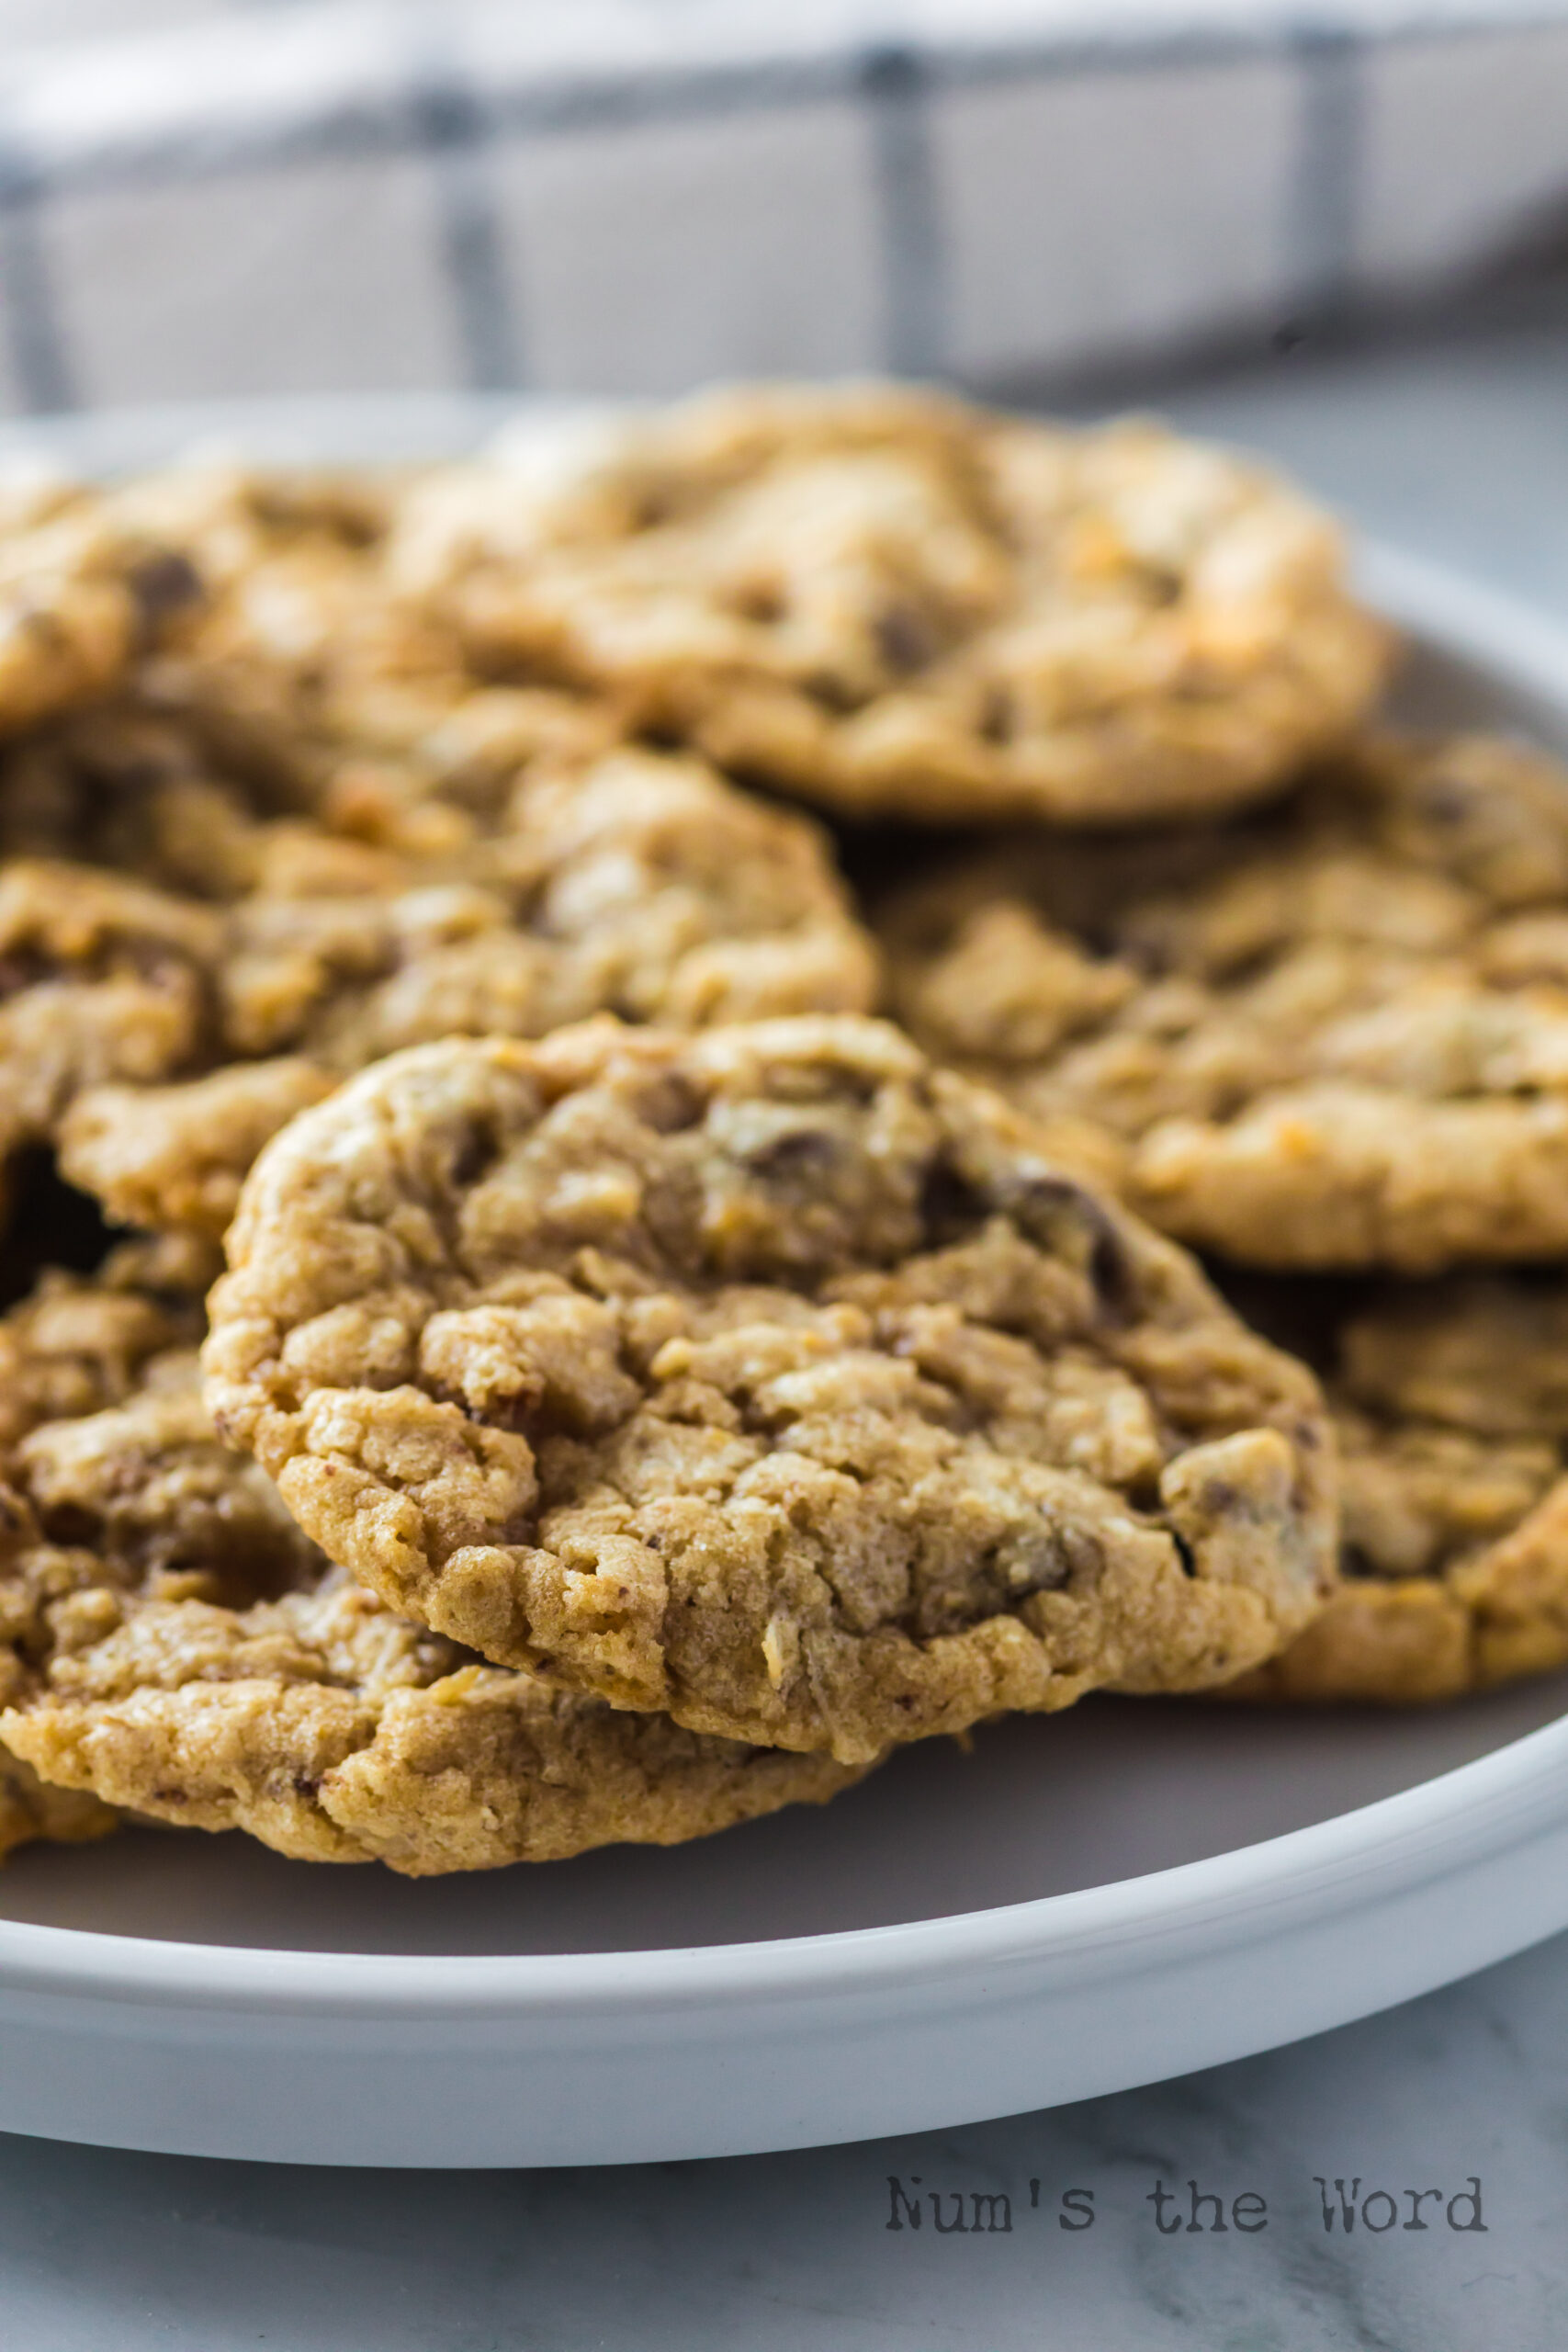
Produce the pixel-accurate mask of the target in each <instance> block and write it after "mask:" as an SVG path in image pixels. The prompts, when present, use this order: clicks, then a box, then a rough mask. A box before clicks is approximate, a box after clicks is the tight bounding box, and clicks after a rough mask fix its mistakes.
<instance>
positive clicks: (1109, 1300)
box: [205, 1017, 1333, 1761]
mask: <svg viewBox="0 0 1568 2352" xmlns="http://www.w3.org/2000/svg"><path fill="white" fill-rule="evenodd" d="M229 1251H230V1261H231V1269H232V1271H231V1272H230V1273H229V1274H228V1275H227V1276H226V1277H225V1278H224V1280H223V1281H222V1282H221V1283H220V1284H219V1285H218V1287H217V1289H216V1290H215V1292H214V1294H213V1297H212V1302H211V1308H212V1330H211V1335H210V1338H209V1342H208V1345H207V1350H206V1353H205V1363H206V1373H207V1393H208V1397H209V1402H210V1404H211V1406H212V1408H213V1410H214V1412H215V1416H216V1419H217V1421H218V1424H219V1426H220V1428H221V1429H222V1430H223V1431H224V1432H225V1434H226V1435H227V1436H228V1437H230V1438H231V1440H233V1441H234V1442H238V1443H240V1444H243V1445H244V1446H246V1447H249V1448H251V1449H252V1450H254V1453H256V1455H257V1457H258V1459H259V1460H260V1461H261V1462H262V1463H263V1464H264V1465H265V1467H266V1468H267V1470H268V1471H269V1472H270V1473H271V1474H272V1475H273V1476H275V1477H276V1479H277V1481H278V1485H279V1489H280V1491H281V1493H282V1494H283V1496H284V1498H285V1499H286V1501H287V1502H288V1507H289V1509H290V1510H292V1511H293V1512H294V1513H295V1515H296V1516H297V1517H298V1519H299V1521H300V1523H301V1525H302V1526H304V1527H305V1528H306V1529H307V1530H308V1532H310V1534H311V1535H312V1536H313V1537H314V1538H315V1539H316V1540H317V1541H318V1542H319V1543H320V1544H321V1545H322V1547H323V1549H324V1550H325V1551H326V1552H327V1553H328V1555H329V1556H331V1557H332V1558H333V1559H334V1560H336V1561H337V1562H339V1563H340V1564H341V1565H343V1566H345V1567H347V1568H349V1569H351V1570H352V1571H353V1573H354V1574H355V1576H357V1577H360V1578H361V1579H362V1580H363V1581H364V1582H365V1583H367V1585H369V1586H371V1587H372V1588H373V1589H376V1590H377V1591H378V1592H380V1593H381V1594H382V1595H383V1597H384V1598H385V1599H386V1600H388V1601H389V1604H390V1605H391V1606H393V1607H395V1608H397V1609H398V1610H400V1611H402V1612H404V1613H406V1614H409V1615H412V1616H414V1617H417V1618H419V1619H420V1620H421V1621H422V1622H423V1623H428V1624H431V1625H433V1626H434V1627H435V1628H436V1629H438V1630H439V1631H441V1632H443V1633H445V1634H448V1635H449V1636H451V1637H452V1638H454V1639H457V1640H460V1641H463V1642H465V1643H467V1644H468V1645H471V1646H472V1647H473V1648H475V1649H476V1650H479V1651H480V1652H482V1653H483V1654H484V1655H485V1656H487V1657H491V1658H492V1659H493V1660H495V1661H496V1662H497V1663H499V1664H502V1665H511V1666H515V1667H519V1668H526V1669H529V1670H533V1671H536V1672H538V1673H540V1674H542V1675H543V1676H545V1677H546V1678H547V1679H549V1680H551V1681H553V1682H556V1683H558V1684H561V1685H563V1686H565V1687H569V1688H576V1689H582V1690H587V1691H596V1692H598V1693H600V1694H602V1695H603V1696H604V1697H605V1698H607V1699H609V1700H611V1701H613V1702H615V1704H616V1705H618V1706H622V1707H626V1708H635V1709H647V1710H660V1711H663V1712H666V1713H669V1714H671V1716H672V1717H673V1718H674V1719H675V1721H676V1722H678V1723H681V1724H687V1725H689V1726H690V1727H691V1728H692V1729H694V1730H696V1731H701V1732H706V1733H712V1734H714V1735H716V1736H726V1737H738V1738H743V1739H747V1740H750V1741H754V1742H757V1743H759V1744H771V1745H777V1746H780V1747H793V1748H797V1749H801V1750H812V1749H830V1750H831V1752H832V1753H833V1754H835V1755H836V1756H838V1757H840V1758H843V1759H845V1760H847V1761H848V1760H863V1759H866V1758H870V1757H872V1756H874V1755H875V1754H876V1753H878V1752H879V1751H880V1750H881V1749H882V1748H884V1747H886V1745H887V1744H888V1743H889V1742H890V1741H897V1740H901V1739H909V1738H916V1737H919V1736H927V1735H930V1734H931V1733H937V1732H958V1731H962V1730H963V1729H964V1727H965V1726H966V1725H968V1724H972V1723H974V1722H976V1720H978V1719H979V1718H980V1717H982V1716H986V1715H989V1714H992V1713H997V1712H998V1711H1000V1710H1003V1709H1008V1708H1023V1707H1027V1708H1048V1707H1055V1706H1062V1705H1066V1703H1068V1702H1070V1701H1072V1700H1074V1699H1076V1698H1077V1697H1078V1696H1079V1695H1080V1693H1082V1692H1083V1691H1087V1690H1089V1689H1092V1688H1094V1687H1095V1686H1097V1685H1100V1684H1111V1685H1113V1686H1115V1687H1118V1688H1122V1689H1131V1690H1166V1689H1189V1688H1194V1687H1201V1686H1203V1685H1205V1684H1209V1683H1213V1682H1216V1681H1219V1680H1222V1679H1224V1678H1225V1677H1226V1676H1227V1675H1228V1674H1231V1673H1234V1672H1235V1671H1236V1670H1238V1669H1239V1668H1241V1666H1242V1665H1243V1663H1244V1661H1247V1660H1255V1659H1261V1658H1262V1657H1266V1656H1268V1655H1269V1654H1270V1653H1271V1652H1272V1651H1274V1650H1275V1649H1276V1648H1278V1647H1279V1646H1280V1644H1281V1643H1282V1642H1283V1641H1284V1640H1285V1639H1286V1638H1288V1636H1289V1635H1290V1634H1292V1632H1294V1631H1295V1630H1296V1629H1298V1628H1299V1626H1300V1625H1301V1624H1302V1623H1304V1622H1305V1620H1306V1618H1307V1617H1308V1616H1309V1615H1310V1614H1311V1612H1312V1611H1314V1609H1315V1608H1316V1607H1317V1606H1318V1605H1319V1603H1320V1601H1321V1600H1322V1597H1323V1593H1324V1591H1325V1588H1326V1581H1327V1575H1328V1565H1329V1560H1330V1556H1331V1554H1332V1550H1333V1523H1332V1521H1333V1495H1332V1484H1333V1480H1332V1466H1331V1460H1330V1455H1329V1450H1328V1447H1327V1443H1326V1432H1325V1423H1324V1420H1323V1418H1322V1411H1321V1405H1320V1400H1319V1397H1318V1394H1317V1391H1316V1387H1315V1385H1314V1381H1313V1379H1312V1377H1311V1375H1310V1374H1308V1373H1307V1372H1306V1371H1305V1370H1304V1369H1303V1367H1302V1366H1301V1365H1300V1364H1298V1363H1295V1362H1294V1361H1293V1360H1292V1359H1291V1358H1289V1357H1287V1356H1285V1355H1282V1354H1280V1353H1279V1352H1277V1351H1274V1350H1272V1349H1271V1348H1269V1346H1267V1345H1266V1344H1264V1343H1263V1342H1262V1341H1260V1340H1257V1339H1256V1338H1254V1337H1253V1335H1252V1334H1251V1333H1250V1332H1249V1331H1247V1329H1245V1327H1244V1326H1243V1325H1242V1324H1241V1323H1240V1322H1239V1321H1238V1320H1237V1319H1236V1318H1235V1317H1234V1316H1233V1315H1232V1314H1231V1313H1230V1312H1229V1311H1228V1310H1227V1309H1226V1308H1225V1307H1224V1305H1223V1304H1222V1302H1221V1301H1220V1300H1219V1299H1218V1298H1217V1297H1216V1295H1215V1294H1214V1293H1213V1291H1212V1290H1211V1288H1210V1286H1209V1285H1208V1283H1206V1281H1205V1280H1204V1278H1203V1276H1202V1275H1201V1272H1199V1270H1198V1268H1197V1267H1196V1266H1195V1265H1194V1264H1193V1262H1192V1261H1190V1259H1189V1258H1187V1257H1186V1255H1185V1254H1184V1253H1183V1252H1181V1251H1180V1250H1177V1249H1175V1248H1173V1247H1172V1246H1171V1245H1170V1244H1169V1243H1168V1242H1165V1241H1163V1240H1161V1239H1160V1238H1157V1237H1156V1236H1155V1235H1154V1234H1152V1233H1150V1232H1149V1231H1148V1230H1147V1229H1146V1228H1145V1227H1143V1226H1141V1225H1140V1224H1138V1223H1137V1222H1136V1221H1135V1220H1134V1219H1133V1218H1131V1217H1129V1216H1125V1215H1124V1214H1123V1213H1122V1212H1121V1211H1120V1210H1118V1209H1116V1208H1114V1207H1113V1206H1111V1204H1109V1203H1107V1202H1106V1201H1104V1200H1102V1199H1100V1197H1098V1196H1097V1195H1096V1194H1094V1193H1092V1192H1089V1191H1087V1190H1086V1189H1084V1188H1083V1187H1082V1186H1080V1185H1078V1184H1077V1183H1075V1182H1072V1181H1070V1180H1069V1179H1068V1178H1066V1177H1065V1176H1064V1175H1063V1174H1062V1173H1061V1172H1060V1171H1059V1170H1056V1169H1055V1168H1054V1167H1053V1166H1052V1165H1051V1164H1050V1163H1049V1162H1048V1161H1046V1160H1045V1159H1043V1157H1042V1156H1041V1154H1040V1152H1039V1150H1038V1148H1036V1146H1035V1144H1034V1142H1033V1140H1032V1136H1031V1134H1030V1132H1029V1130H1028V1129H1027V1127H1026V1126H1025V1125H1023V1124H1022V1123H1021V1122H1020V1121H1019V1120H1018V1119H1017V1118H1016V1117H1015V1116H1014V1115H1013V1114H1010V1112H1009V1110H1008V1109H1007V1106H1006V1105H1005V1104H1003V1103H1000V1102H999V1101H998V1099H997V1098H995V1097H993V1096H990V1095H987V1093H985V1092H983V1091H981V1090H979V1089H976V1088H975V1087H972V1086H970V1085H967V1084H966V1083H965V1082H964V1080H960V1079H957V1078H955V1077H953V1076H951V1075H949V1074H946V1073H944V1072H942V1071H940V1070H936V1069H932V1068H931V1066H930V1065H929V1064H928V1063H927V1062H926V1060H925V1059H924V1057H922V1056H921V1055H920V1054H919V1052H917V1050H916V1049H915V1048H914V1047H913V1046H911V1045H910V1044H909V1043H908V1040H907V1039H905V1038H904V1037H902V1036H901V1035H899V1034H898V1033H897V1031H896V1030H894V1029H892V1028H890V1027H888V1026H886V1025H885V1024H883V1023H871V1022H864V1021H858V1020H851V1019H848V1018H843V1017H840V1018H838V1019H830V1018H817V1019H805V1020H798V1021H788V1022H773V1023H756V1024H740V1025H738V1026H733V1027H725V1028H717V1029H713V1030H709V1031H706V1032H704V1033H701V1034H700V1035H697V1036H695V1037H692V1038H685V1039H682V1038H681V1037H678V1036H674V1035H661V1034H660V1033H657V1032H652V1031H646V1032H640V1033H639V1032H637V1031H631V1030H625V1029H621V1028H618V1027H616V1026H615V1024H613V1023H608V1022H600V1023H590V1024H588V1025H586V1026H584V1027H581V1028H578V1029H574V1030H568V1031H562V1032H558V1033H557V1034H556V1035H554V1036H553V1037H551V1038H549V1039H547V1040H546V1041H545V1042H544V1043H543V1044H540V1045H536V1046H530V1045H526V1044H522V1043H515V1042H512V1041H507V1040H500V1039H483V1040H475V1041H470V1042H464V1041H458V1040H452V1041H448V1042H446V1043H444V1044H442V1045H439V1046H430V1047H426V1048H421V1049H415V1050H413V1051H412V1052H408V1053H404V1054H400V1055H397V1056H394V1057H390V1058H389V1059H388V1060H386V1061H384V1062H382V1063H380V1064H378V1066H376V1067H375V1068H373V1069H369V1070H367V1071H365V1072H363V1073H362V1074H361V1075H360V1076H359V1077H358V1078H356V1079H355V1080H351V1081H350V1082H349V1083H348V1084H347V1085H345V1086H344V1087H343V1088H342V1089H341V1090H340V1091H338V1092H337V1093H336V1094H334V1095H333V1096H332V1097H331V1098H330V1099H329V1100H328V1101H327V1102H325V1103H321V1104H320V1105H318V1106H317V1107H316V1108H315V1109H314V1110H310V1111H307V1112H305V1113H304V1114H301V1116H299V1118H297V1119H296V1120H295V1121H294V1122H293V1123H292V1124H291V1125H290V1126H289V1127H288V1129H287V1130H286V1131H285V1132H284V1133H283V1134H282V1135H281V1136H277V1137H276V1138H275V1140H274V1141H273V1143H272V1144H270V1145H269V1146H268V1147H267V1148H266V1150H265V1152H264V1153H263V1155H262V1157H261V1159H260V1160H259V1161H258V1162H257V1164H256V1167H255V1168H254V1170H253V1172H252V1174H251V1177H250V1179H249V1180H248V1182H247V1184H246V1186H245V1189H244V1192H243V1195H242V1200H241V1206H240V1210H239V1214H238V1216H237V1217H236V1220H235V1223H234V1225H233V1227H232V1228H231V1234H230V1238H229Z"/></svg>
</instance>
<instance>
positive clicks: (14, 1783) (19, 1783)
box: [0, 1746, 119, 1861]
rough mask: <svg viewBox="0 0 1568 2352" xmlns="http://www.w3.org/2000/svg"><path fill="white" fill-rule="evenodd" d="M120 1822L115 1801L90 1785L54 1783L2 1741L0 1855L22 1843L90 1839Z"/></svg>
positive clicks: (59, 1843)
mask: <svg viewBox="0 0 1568 2352" xmlns="http://www.w3.org/2000/svg"><path fill="white" fill-rule="evenodd" d="M118 1823H119V1816H118V1814H117V1813H116V1812H115V1810H114V1808H113V1806H112V1805H107V1804H105V1803H104V1801H103V1799H102V1798H101V1797H96V1796H94V1795H93V1794H92V1792H91V1791H90V1790H86V1789H56V1788H51V1786H50V1784H49V1782H48V1781H40V1780H39V1776H38V1774H37V1773H36V1772H35V1771H34V1770H33V1768H32V1766H31V1765H30V1764H24V1763H23V1761H22V1759H21V1758H20V1757H19V1756H13V1755H12V1754H11V1752H10V1750H9V1749H8V1748H7V1747H4V1746H0V1861H4V1860H5V1859H6V1855H7V1854H12V1853H15V1851H16V1849H17V1847H18V1846H32V1845H38V1844H40V1843H41V1844H44V1845H50V1846H85V1845H88V1844H90V1843H91V1842H92V1840H93V1839H94V1838H107V1836H108V1834H109V1832H110V1830H111V1829H115V1828H117V1827H118Z"/></svg>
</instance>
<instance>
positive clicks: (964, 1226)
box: [920, 1147, 993, 1244]
mask: <svg viewBox="0 0 1568 2352" xmlns="http://www.w3.org/2000/svg"><path fill="white" fill-rule="evenodd" d="M992 1207H993V1204H992V1203H991V1202H990V1201H989V1200H987V1197H986V1195H985V1194H984V1193H982V1192H980V1191H979V1190H978V1189H977V1188H976V1186H975V1185H973V1184H972V1183H971V1182H969V1180H968V1178H967V1177H966V1176H964V1174H963V1173H962V1172H961V1171H960V1170H959V1169H958V1168H956V1167H955V1166H954V1164H953V1159H952V1156H951V1154H950V1153H949V1152H948V1150H947V1149H946V1148H945V1147H943V1148H942V1149H941V1150H939V1151H938V1152H937V1153H936V1154H935V1155H934V1156H933V1157H932V1159H930V1160H929V1161H928V1162H927V1165H926V1170H925V1173H924V1175H923V1177H922V1178H921V1181H920V1223H921V1224H922V1225H923V1226H924V1227H925V1229H926V1231H927V1233H928V1234H929V1235H930V1236H931V1239H932V1240H933V1241H934V1242H937V1243H938V1244H941V1243H942V1242H945V1241H953V1240H956V1239H957V1238H959V1236H960V1235H962V1234H965V1233H971V1232H973V1231H974V1229H975V1227H976V1226H977V1225H983V1224H984V1223H985V1221H986V1219H987V1216H990V1214H991V1211H992Z"/></svg>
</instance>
